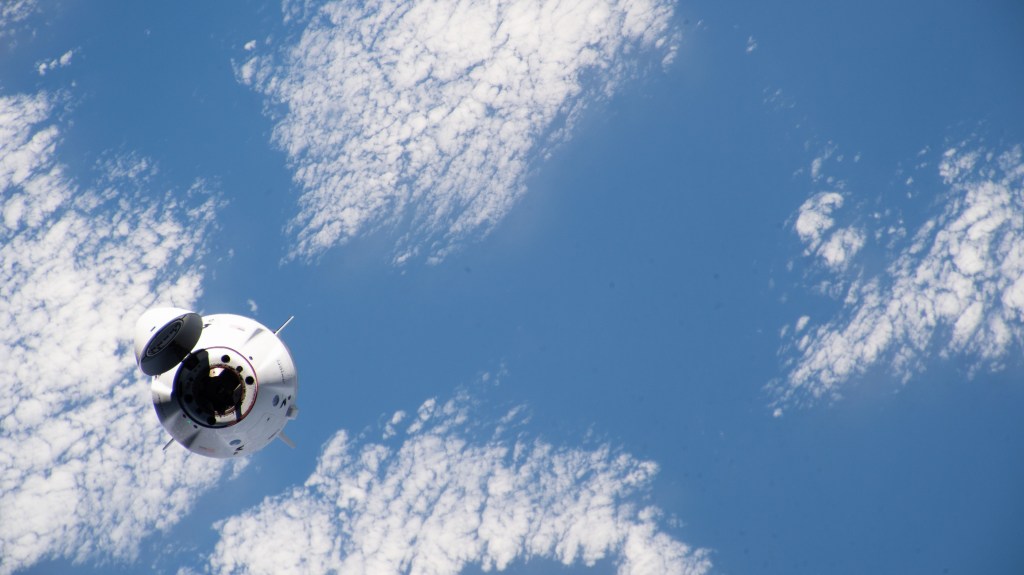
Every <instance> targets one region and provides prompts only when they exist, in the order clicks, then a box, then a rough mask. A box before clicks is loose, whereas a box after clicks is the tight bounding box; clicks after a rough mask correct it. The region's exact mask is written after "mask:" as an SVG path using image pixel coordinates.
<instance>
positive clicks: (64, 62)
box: [36, 50, 75, 76]
mask: <svg viewBox="0 0 1024 575" xmlns="http://www.w3.org/2000/svg"><path fill="white" fill-rule="evenodd" d="M74 55H75V51H74V50H68V51H67V52H64V54H63V55H61V57H60V58H54V59H52V60H50V61H49V62H47V61H42V62H39V63H38V64H36V71H37V72H39V75H40V76H45V75H46V73H47V72H49V71H50V70H56V69H57V68H67V67H68V66H70V65H71V58H72V57H73V56H74Z"/></svg>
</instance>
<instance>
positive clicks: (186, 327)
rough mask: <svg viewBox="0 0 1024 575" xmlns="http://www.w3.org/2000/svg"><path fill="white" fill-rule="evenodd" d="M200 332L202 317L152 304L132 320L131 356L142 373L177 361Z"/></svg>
mask: <svg viewBox="0 0 1024 575" xmlns="http://www.w3.org/2000/svg"><path fill="white" fill-rule="evenodd" d="M202 333H203V318H202V316H200V315H199V314H197V313H195V312H191V311H188V310H187V309H179V308H172V307H161V308H154V309H151V310H149V311H147V312H146V313H144V314H142V317H140V318H139V321H138V322H137V323H136V324H135V360H136V361H137V362H138V363H139V368H141V369H142V371H143V373H145V374H146V375H160V374H161V373H164V372H165V371H169V370H170V369H171V368H173V367H174V366H176V365H178V364H179V363H181V361H182V360H183V359H185V357H186V356H187V355H188V354H189V353H190V352H191V351H192V348H194V347H195V345H196V342H198V341H199V336H200V335H202Z"/></svg>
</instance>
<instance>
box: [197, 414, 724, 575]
mask: <svg viewBox="0 0 1024 575" xmlns="http://www.w3.org/2000/svg"><path fill="white" fill-rule="evenodd" d="M520 418H521V411H520V410H512V411H511V412H510V413H509V414H508V415H507V416H505V417H503V418H501V419H500V420H499V421H497V422H481V418H480V416H479V414H478V413H476V408H475V407H474V406H473V405H472V402H471V401H470V400H469V399H468V398H467V397H466V396H465V395H460V396H459V397H457V398H456V399H453V400H451V401H448V402H447V403H444V404H441V403H438V402H436V401H435V400H430V401H427V402H426V403H424V404H423V405H422V406H421V407H420V408H419V410H418V412H417V413H416V414H415V415H412V416H410V417H409V423H408V425H406V427H405V429H404V431H399V432H398V435H397V437H396V438H395V439H393V440H391V441H388V440H387V438H388V437H391V436H393V435H394V434H395V429H394V426H396V425H398V424H399V423H401V422H402V421H404V420H406V416H405V414H404V413H402V412H398V413H396V414H395V416H394V417H392V418H391V419H390V421H389V422H388V427H387V428H386V429H385V432H384V435H385V441H384V442H382V443H372V442H361V441H359V440H353V439H351V438H350V437H349V436H348V435H347V434H346V433H345V432H344V431H342V432H339V433H338V434H336V435H335V436H334V437H333V438H332V439H331V440H329V441H328V442H327V443H326V444H325V445H324V448H323V452H322V454H321V456H320V460H319V462H318V464H317V468H316V470H315V471H314V472H313V474H312V475H311V476H310V477H309V479H308V480H307V481H306V482H305V484H304V485H302V486H300V487H296V488H294V489H292V490H290V491H288V492H287V493H284V494H281V495H278V496H274V497H270V498H267V499H265V500H264V501H263V502H262V503H261V504H259V505H258V506H256V507H255V508H253V509H250V510H248V511H245V512H244V513H242V514H240V515H237V516H235V517H231V518H229V519H226V520H224V521H221V522H219V523H218V524H217V525H215V529H216V530H217V531H218V532H219V534H220V541H219V542H218V543H217V545H216V548H215V550H214V552H213V554H212V556H211V557H210V568H211V570H212V571H213V572H214V573H281V572H312V573H329V572H336V573H351V574H360V573H367V574H369V573H372V574H378V575H387V574H398V573H410V574H417V575H428V574H429V575H444V574H456V573H459V572H461V571H462V570H463V569H464V568H465V567H466V566H467V565H478V566H480V567H481V568H482V569H484V570H486V571H490V570H492V569H497V570H503V569H505V568H506V567H508V566H509V565H510V564H512V563H514V562H521V561H527V560H529V559H531V558H544V559H553V560H557V561H560V562H562V563H563V564H566V565H569V564H574V563H583V564H585V565H592V564H594V563H595V562H597V561H600V560H603V559H610V560H611V561H613V562H614V563H615V564H617V566H618V573H621V574H624V575H625V574H631V575H640V574H650V575H666V574H684V573H685V574H697V573H705V572H707V571H708V569H710V560H709V558H708V553H707V552H706V551H704V550H694V549H691V548H690V547H689V546H688V545H686V544H684V543H682V542H680V541H678V540H676V539H674V538H672V537H671V536H670V535H668V534H667V533H665V532H664V531H663V530H662V529H661V528H660V527H659V523H660V519H661V514H660V512H659V511H658V509H656V508H654V507H652V506H649V505H645V504H644V503H643V496H644V494H645V493H646V492H647V491H648V489H649V486H650V483H651V481H652V480H653V477H654V475H655V473H656V471H657V466H656V465H655V464H654V463H652V462H649V461H640V460H637V459H635V458H634V457H632V456H630V455H628V454H626V453H621V452H619V451H617V450H615V449H612V448H610V447H608V446H607V445H603V446H597V447H594V448H592V449H584V448H565V447H557V446H554V445H551V444H549V443H547V442H545V441H543V440H541V439H536V438H534V439H531V438H529V437H528V436H526V434H525V433H519V432H517V430H516V428H517V423H516V422H517V420H519V419H520ZM520 431H521V430H520ZM256 540H261V541H272V542H273V543H272V544H269V545H256V546H254V545H251V544H250V542H252V541H256Z"/></svg>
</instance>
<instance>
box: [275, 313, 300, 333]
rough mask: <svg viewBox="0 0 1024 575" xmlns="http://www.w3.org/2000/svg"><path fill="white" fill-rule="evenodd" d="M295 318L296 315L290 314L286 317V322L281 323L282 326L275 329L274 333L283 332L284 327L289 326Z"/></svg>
mask: <svg viewBox="0 0 1024 575" xmlns="http://www.w3.org/2000/svg"><path fill="white" fill-rule="evenodd" d="M293 319H295V316H290V317H289V318H288V319H286V320H285V322H284V323H282V324H281V327H279V328H277V329H275V330H274V335H277V334H279V333H281V331H282V330H283V329H284V328H286V327H288V324H290V323H291V322H292V320H293Z"/></svg>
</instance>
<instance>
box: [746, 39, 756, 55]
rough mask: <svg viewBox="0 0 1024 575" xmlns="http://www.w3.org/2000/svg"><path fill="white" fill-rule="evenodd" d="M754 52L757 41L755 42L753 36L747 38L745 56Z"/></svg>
mask: <svg viewBox="0 0 1024 575" xmlns="http://www.w3.org/2000/svg"><path fill="white" fill-rule="evenodd" d="M754 50H757V40H755V39H754V37H753V36H748V37H747V54H750V53H752V52H753V51H754Z"/></svg>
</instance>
